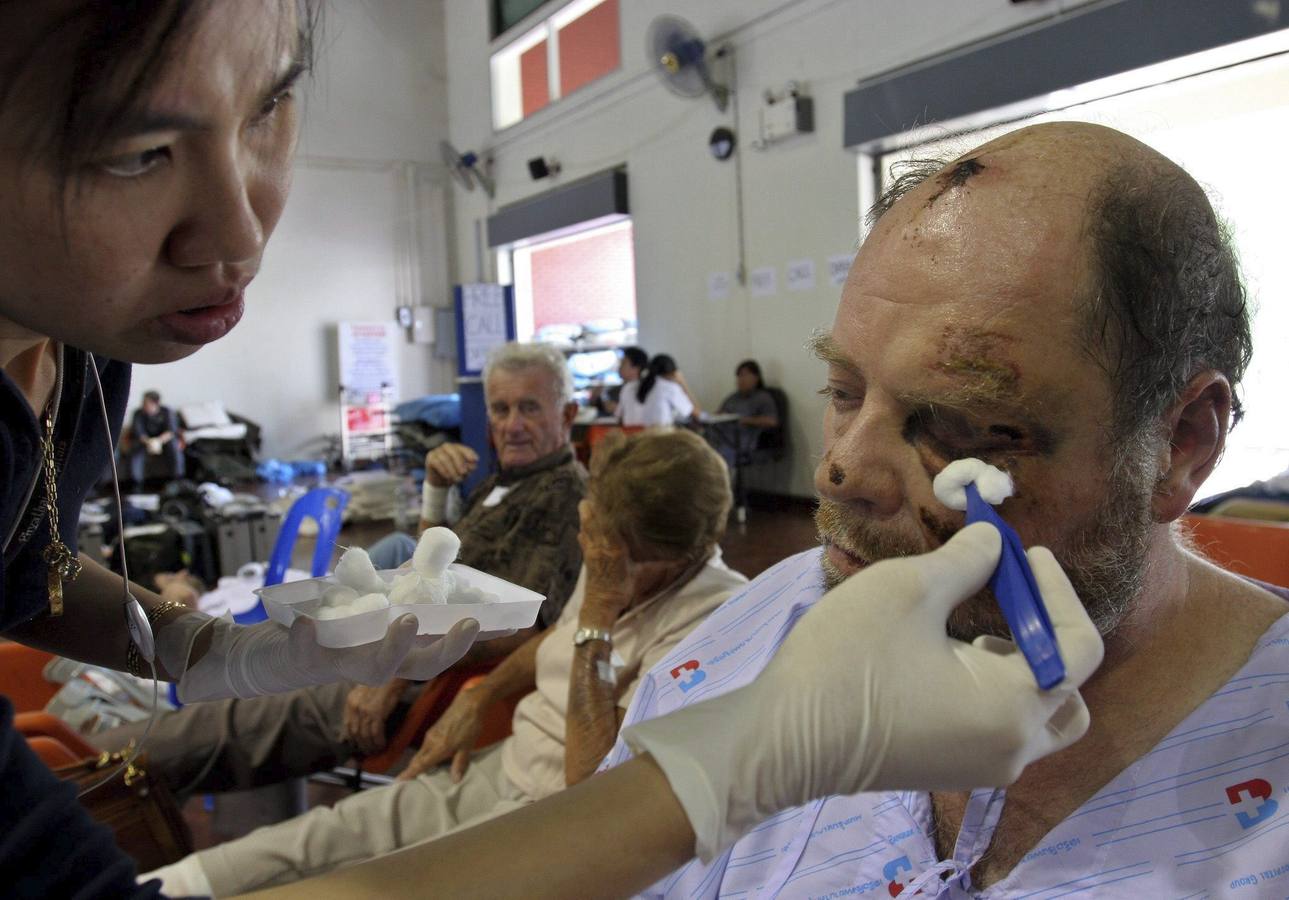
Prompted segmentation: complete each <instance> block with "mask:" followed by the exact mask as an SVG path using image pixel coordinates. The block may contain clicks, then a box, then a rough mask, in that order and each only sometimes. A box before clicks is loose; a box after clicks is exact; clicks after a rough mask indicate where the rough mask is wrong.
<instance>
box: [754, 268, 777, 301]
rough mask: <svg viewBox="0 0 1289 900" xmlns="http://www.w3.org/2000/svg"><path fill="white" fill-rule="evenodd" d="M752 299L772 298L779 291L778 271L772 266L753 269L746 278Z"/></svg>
mask: <svg viewBox="0 0 1289 900" xmlns="http://www.w3.org/2000/svg"><path fill="white" fill-rule="evenodd" d="M747 283H748V287H750V288H751V290H752V296H753V297H773V296H774V295H775V294H776V293H778V291H779V275H778V270H776V269H775V268H774V266H764V267H762V268H760V269H753V270H752V271H751V272H749V273H748V276H747Z"/></svg>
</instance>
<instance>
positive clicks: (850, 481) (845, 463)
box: [815, 408, 904, 518]
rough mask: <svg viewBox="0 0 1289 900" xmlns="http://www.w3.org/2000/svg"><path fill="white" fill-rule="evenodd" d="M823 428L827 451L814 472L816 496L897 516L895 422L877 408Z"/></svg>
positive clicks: (898, 441)
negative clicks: (817, 494)
mask: <svg viewBox="0 0 1289 900" xmlns="http://www.w3.org/2000/svg"><path fill="white" fill-rule="evenodd" d="M824 427H825V428H831V429H832V433H831V434H829V435H825V444H826V446H827V447H828V450H827V452H826V453H825V454H824V457H823V459H822V460H821V461H820V463H819V465H818V467H817V468H816V470H815V489H816V490H817V491H818V492H819V496H820V497H823V498H824V499H825V500H831V501H832V502H834V503H842V504H847V505H851V506H855V507H857V508H858V509H859V511H860V512H863V513H865V514H867V515H870V516H873V517H875V518H886V517H888V516H893V515H895V514H896V513H898V512H899V511H900V509H901V508H902V507H903V506H904V484H903V480H902V478H901V475H900V466H899V462H898V459H897V456H898V451H899V449H900V447H902V446H903V438H902V437H901V436H900V433H899V428H898V423H895V422H893V421H891V417H889V416H887V415H884V414H883V412H882V411H881V410H879V409H867V408H866V409H863V410H860V412H858V413H857V414H855V415H854V416H850V417H848V418H846V419H845V420H844V421H835V422H831V423H827V424H825V426H824Z"/></svg>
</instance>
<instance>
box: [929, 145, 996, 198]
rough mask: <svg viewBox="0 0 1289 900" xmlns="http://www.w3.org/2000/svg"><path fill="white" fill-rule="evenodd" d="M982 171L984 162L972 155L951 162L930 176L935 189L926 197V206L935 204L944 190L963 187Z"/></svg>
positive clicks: (943, 193)
mask: <svg viewBox="0 0 1289 900" xmlns="http://www.w3.org/2000/svg"><path fill="white" fill-rule="evenodd" d="M983 171H985V165H984V163H982V162H981V161H980V160H979V158H977V157H974V156H972V157H968V158H967V159H960V160H958V161H957V162H955V163H951V164H950V165H949V166H948V167H947V168H945V169H944V170H943V171H942V172H940V173H939V174H938V175H933V176H932V180H933V181H934V183H935V184H936V190H935V192H934V193H932V194H931V196H930V197H928V198H927V201H926V206H927V208H928V209H930V208H931V207H932V206H935V201H937V200H939V199H940V198H941V197H943V196H944V195H945V193H946V192H948V191H952V190H957V189H958V188H961V187H963V186H964V185H966V184H967V182H969V181H971V180H972V179H973V178H975V177H977V176H978V175H980V173H981V172H983Z"/></svg>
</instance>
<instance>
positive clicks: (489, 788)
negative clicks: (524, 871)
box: [153, 430, 747, 897]
mask: <svg viewBox="0 0 1289 900" xmlns="http://www.w3.org/2000/svg"><path fill="white" fill-rule="evenodd" d="M729 507H730V492H729V487H728V485H727V478H726V476H725V467H724V466H723V465H722V464H721V461H720V458H719V457H717V455H716V454H715V453H713V452H712V450H711V448H710V447H708V446H707V445H706V444H705V443H704V442H703V441H702V439H700V438H699V437H698V436H696V435H694V434H693V433H692V432H688V431H683V430H677V431H667V432H657V431H654V432H646V433H643V434H636V435H631V436H624V435H621V434H616V435H612V436H610V437H609V438H607V439H606V440H605V441H604V442H603V443H602V444H601V445H600V446H599V447H597V449H596V452H595V456H594V457H593V459H592V462H591V481H590V487H589V492H588V495H587V498H586V499H585V500H583V501H582V502H581V505H580V507H579V512H580V515H581V531H580V533H579V535H578V539H579V541H580V542H581V544H582V549H583V556H584V559H585V563H584V565H583V566H582V571H581V574H580V575H579V576H578V581H577V587H576V588H575V589H574V591H573V596H572V597H571V598H569V601H568V604H567V605H566V606H565V607H564V612H563V614H562V615H561V616H560V620H559V622H558V623H557V624H556V625H555V626H554V627H553V628H551V629H549V630H547V631H545V632H542V633H541V634H538V635H536V636H535V637H532V638H530V639H529V640H528V641H527V642H526V643H525V644H524V645H523V646H521V647H520V648H519V649H517V650H516V651H515V652H514V653H512V654H511V655H510V656H509V657H508V658H507V659H506V660H505V661H504V662H502V664H501V665H500V666H498V667H497V668H496V669H494V670H493V671H492V672H491V673H490V674H489V675H487V676H486V677H485V678H484V679H483V681H482V682H480V683H479V684H477V685H476V686H475V687H473V688H471V689H469V690H467V691H463V692H462V693H460V694H458V695H457V697H456V699H455V700H454V701H453V703H452V706H450V707H449V708H448V710H447V711H446V712H445V713H444V714H443V717H442V718H440V719H439V721H438V722H437V723H435V725H434V727H433V728H431V730H430V731H429V733H428V734H427V735H426V740H425V744H424V746H423V747H422V749H421V752H420V753H418V754H417V755H416V757H415V758H414V759H413V760H412V762H411V764H410V765H409V766H408V767H407V769H406V770H404V771H403V773H402V774H401V775H400V776H399V781H398V782H397V783H395V784H392V785H388V786H385V787H379V788H373V789H370V790H366V791H363V792H361V793H358V794H355V795H353V796H351V797H348V798H346V799H344V800H341V801H340V802H339V803H337V804H336V805H335V806H334V807H318V808H316V809H313V810H311V811H310V812H308V813H306V814H305V815H303V816H299V817H297V818H295V819H292V820H290V821H287V822H282V823H280V824H277V825H272V826H269V827H268V828H262V829H260V830H258V831H255V832H252V833H251V834H249V835H247V836H246V837H244V838H241V839H238V840H235V841H230V842H228V843H226V844H222V845H220V846H217V847H214V848H211V849H209V850H204V851H201V852H200V853H197V854H194V855H192V856H189V857H188V858H187V859H185V860H183V861H181V862H179V863H177V864H175V866H173V867H167V868H165V869H162V870H160V871H159V872H157V873H153V874H154V876H155V875H160V876H161V877H163V878H166V877H167V876H168V877H169V878H172V879H176V880H174V881H167V886H168V887H174V888H178V887H180V886H181V885H182V886H183V887H184V888H185V889H191V887H192V886H193V885H200V884H201V882H200V880H198V881H193V880H191V877H192V876H193V875H197V876H198V877H199V878H200V877H201V876H202V875H204V877H205V878H206V879H208V882H209V889H210V890H211V893H213V894H214V896H216V897H224V896H229V895H231V894H238V893H243V892H247V891H250V890H253V889H256V888H262V887H268V886H271V885H275V884H281V883H284V882H288V881H294V880H296V879H299V878H304V877H308V876H312V875H316V874H319V873H321V872H324V871H327V870H329V869H332V868H334V867H336V866H339V865H343V864H346V863H351V862H357V861H360V860H363V859H367V858H370V857H372V856H376V855H378V854H382V853H388V852H390V851H393V850H396V849H398V848H400V847H406V846H407V845H409V844H413V843H417V842H420V841H425V840H429V839H432V838H435V837H439V836H441V835H443V834H446V833H448V832H449V831H452V830H455V829H457V828H460V827H464V826H467V825H470V824H474V823H477V822H479V821H482V820H483V819H487V818H491V817H493V816H496V815H500V814H502V813H505V812H509V811H510V810H513V809H516V808H517V807H519V806H523V805H526V804H528V803H531V802H533V801H534V800H539V799H541V798H542V797H545V796H548V795H549V794H553V793H555V792H556V791H560V790H563V789H564V787H566V786H568V785H572V784H576V783H578V782H579V781H582V780H584V779H586V778H588V777H590V776H591V775H592V774H593V773H594V772H595V769H596V766H598V765H599V764H600V761H601V760H602V759H603V757H604V755H605V754H606V753H607V752H608V751H609V748H610V747H612V746H613V742H614V740H615V738H616V736H617V733H618V726H619V724H620V723H621V721H622V718H623V716H624V715H625V713H626V708H627V704H628V703H629V702H630V700H631V697H632V696H633V695H634V693H635V687H636V683H637V679H638V678H639V676H640V674H641V673H642V672H646V671H648V670H649V669H650V668H651V667H652V666H654V665H655V664H656V663H657V662H659V661H660V660H662V659H663V658H664V657H666V656H667V654H668V653H670V652H671V650H672V648H673V647H674V646H675V645H676V644H677V643H678V642H679V641H680V640H681V639H682V638H683V637H684V636H685V635H686V634H687V633H688V632H689V631H690V630H691V629H692V628H693V627H694V626H695V625H697V624H698V623H699V622H700V621H701V620H702V619H703V618H704V617H705V616H706V615H707V614H708V613H710V612H711V611H712V610H713V609H715V608H716V607H718V606H720V604H721V603H722V602H724V600H725V599H726V598H728V597H729V596H730V595H732V594H733V593H734V592H735V591H737V590H739V589H740V588H741V587H743V585H745V584H746V583H747V579H746V578H744V577H743V576H742V575H740V574H739V573H737V572H735V571H733V570H731V569H729V568H727V567H726V566H725V564H724V563H723V562H722V561H721V552H720V547H719V546H718V542H719V541H720V538H721V536H722V534H723V532H724V530H725V519H726V516H727V515H728V513H729ZM530 691H531V693H527V692H530ZM524 693H527V696H526V697H524V699H523V700H521V701H520V703H519V705H518V706H517V707H516V709H515V714H514V719H513V734H512V735H511V736H510V737H508V738H506V739H505V740H504V741H502V742H501V743H499V744H494V745H493V746H491V747H487V748H485V749H483V750H478V751H475V750H474V749H473V748H474V745H475V739H476V738H477V736H478V734H479V730H480V726H481V722H482V715H483V712H484V711H485V710H486V708H487V707H488V706H489V705H490V704H491V703H493V702H495V701H500V700H504V699H506V698H508V697H514V696H519V695H522V694H524ZM198 869H199V870H200V872H197V871H195V870H198ZM179 879H182V880H179Z"/></svg>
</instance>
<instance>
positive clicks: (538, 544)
mask: <svg viewBox="0 0 1289 900" xmlns="http://www.w3.org/2000/svg"><path fill="white" fill-rule="evenodd" d="M484 396H485V402H486V403H487V406H488V425H489V430H490V433H491V437H492V443H493V446H494V447H495V449H496V452H497V461H498V463H499V468H498V471H497V472H495V473H493V474H491V475H490V476H488V478H486V479H485V480H484V481H483V483H482V484H480V485H479V487H478V488H477V489H476V490H474V491H473V492H472V493H471V495H470V497H469V498H467V500H466V503H465V508H464V512H463V515H462V516H461V518H460V519H459V520H458V521H457V522H456V524H455V525H454V526H453V530H454V531H455V532H456V533H457V536H458V537H460V539H461V551H460V554H459V555H458V557H457V561H458V562H461V563H463V564H465V565H468V566H471V567H473V568H476V569H479V570H481V571H485V572H488V573H490V574H492V575H496V576H497V577H499V578H503V579H505V580H507V581H510V582H513V583H515V584H519V585H522V586H523V587H526V588H529V589H531V590H534V591H537V592H539V593H541V594H544V595H545V596H546V600H545V602H544V603H543V604H542V608H541V611H540V612H539V614H538V622H537V624H536V625H535V626H533V627H532V628H529V629H524V630H523V631H520V632H518V633H517V634H515V635H512V636H509V637H502V638H497V639H494V640H491V641H484V642H481V643H479V644H477V645H476V647H475V648H471V652H470V653H468V654H467V655H466V657H465V658H464V659H463V660H462V662H461V663H459V665H471V664H479V663H484V662H490V661H495V660H499V659H503V658H505V656H506V655H507V654H509V653H510V652H511V651H513V650H514V649H515V648H517V647H519V646H521V645H523V644H524V643H525V641H527V640H528V639H529V638H531V637H532V636H533V635H534V634H536V633H538V632H539V631H541V630H542V629H544V628H547V627H548V626H550V625H552V624H554V623H555V622H556V621H558V619H559V617H560V614H561V613H562V611H563V609H564V604H565V602H566V601H567V600H568V598H569V595H570V594H572V592H573V586H574V584H575V582H576V580H577V573H578V569H579V567H580V566H581V562H582V553H581V548H580V547H579V546H578V541H577V530H578V518H577V505H578V503H579V501H580V500H581V499H582V498H583V497H584V496H585V494H586V471H585V469H583V468H582V466H581V465H580V464H579V463H578V462H577V461H576V460H575V459H574V457H573V450H572V447H571V445H570V443H569V435H570V429H571V427H572V422H573V416H574V415H575V413H576V411H577V406H576V404H575V403H574V402H573V382H572V376H571V375H570V374H569V372H568V367H567V366H566V365H565V361H564V356H563V354H562V353H560V352H559V351H558V350H557V349H555V348H553V347H550V346H548V345H544V344H506V345H503V346H501V347H499V348H497V349H496V350H495V351H494V352H493V353H492V354H491V355H490V357H489V359H488V361H487V364H486V366H485V368H484ZM425 463H426V496H425V502H424V509H423V511H422V521H421V523H420V525H421V530H422V531H423V530H424V529H425V528H428V527H430V526H432V525H437V524H440V523H442V522H443V520H444V507H445V506H446V495H447V493H448V491H449V490H450V489H451V486H452V485H455V484H457V483H459V482H460V481H462V480H463V479H464V478H465V477H466V476H467V475H469V474H470V473H471V472H472V471H473V470H474V468H475V467H476V466H477V465H478V464H479V460H478V457H477V455H476V454H475V452H474V451H473V450H471V449H470V448H469V447H466V446H464V445H461V444H443V445H440V446H439V447H436V448H435V449H433V450H431V451H430V452H429V453H428V454H427V456H426V460H425ZM412 547H415V540H414V539H412V538H410V537H408V536H407V535H391V536H390V537H389V538H386V539H385V540H384V541H382V542H381V543H380V544H378V545H377V546H375V547H373V560H374V561H375V562H376V564H377V566H378V567H383V568H393V567H394V566H395V565H397V563H398V561H400V560H399V555H400V554H401V553H402V550H404V549H405V550H406V555H405V556H403V557H402V558H410V557H411V549H410V548H412ZM382 564H383V565H382ZM420 689H421V686H420V685H414V684H411V683H409V682H406V681H403V680H401V679H396V680H395V681H393V682H391V683H389V684H387V685H384V686H381V687H366V686H363V685H355V684H350V683H347V682H340V683H338V684H334V685H327V686H325V687H319V688H316V689H314V688H310V689H306V690H301V691H295V692H292V693H288V694H280V695H272V696H266V697H256V698H254V699H251V700H224V701H219V702H215V703H199V704H194V705H192V706H187V707H184V708H183V709H181V710H179V711H178V712H175V713H170V714H167V715H165V716H163V717H161V718H160V719H159V720H158V721H157V723H156V726H155V727H154V728H153V731H152V735H151V736H150V737H149V738H148V744H147V749H148V757H149V762H150V764H151V768H152V769H153V771H155V772H156V774H158V775H159V776H160V777H162V778H164V779H165V780H166V781H167V782H168V783H169V784H170V785H172V786H173V787H174V788H175V790H176V791H182V792H188V791H203V792H209V791H223V790H240V789H244V788H250V787H258V786H261V785H266V784H273V783H276V782H278V781H281V780H283V779H285V778H291V777H295V776H299V775H306V774H309V773H311V772H316V771H320V770H324V769H328V768H331V767H332V766H335V765H337V764H339V763H341V762H344V761H345V760H346V759H348V758H349V757H351V756H353V755H355V754H370V753H375V752H378V751H379V750H381V749H383V748H384V746H385V743H386V740H387V736H388V734H389V733H390V731H392V729H393V728H394V727H395V726H396V724H397V717H396V716H395V713H396V711H397V710H398V709H399V708H400V707H403V708H405V706H406V705H407V704H409V703H410V702H411V701H412V700H414V699H415V693H416V692H417V691H418V690H420ZM142 732H143V723H140V724H136V725H128V726H122V727H121V728H116V729H112V730H110V731H106V732H103V733H101V734H98V735H95V736H94V737H93V740H94V741H95V742H96V743H97V744H98V745H99V746H101V747H104V748H109V749H119V748H120V747H122V746H124V745H125V744H126V743H128V742H129V741H130V740H131V739H137V738H138V737H139V736H141V734H142Z"/></svg>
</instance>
